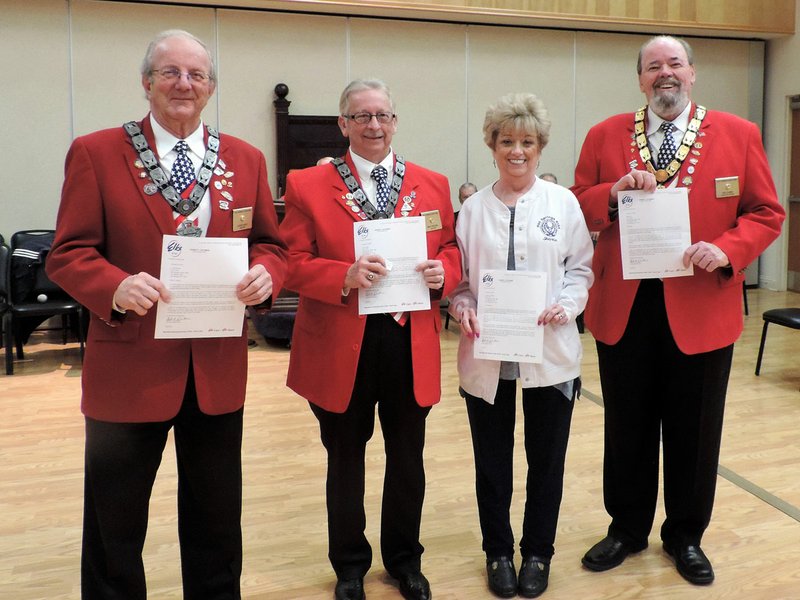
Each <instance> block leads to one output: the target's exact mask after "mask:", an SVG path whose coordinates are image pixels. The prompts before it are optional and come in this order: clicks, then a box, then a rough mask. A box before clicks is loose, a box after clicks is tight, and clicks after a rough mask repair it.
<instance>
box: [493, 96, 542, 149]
mask: <svg viewBox="0 0 800 600" xmlns="http://www.w3.org/2000/svg"><path fill="white" fill-rule="evenodd" d="M507 130H511V131H515V132H524V133H526V134H530V135H534V136H536V142H537V145H538V146H539V150H544V147H545V146H547V142H549V141H550V117H549V115H548V114H547V109H546V108H545V106H544V103H543V102H542V101H541V100H539V98H537V97H536V96H535V95H534V94H528V93H513V94H506V95H505V96H503V97H502V98H500V99H498V100H497V102H495V103H494V104H492V105H491V106H490V107H489V108H487V109H486V117H485V118H484V120H483V141H484V142H485V143H486V145H487V146H489V148H492V149H494V147H495V144H496V143H497V136H498V135H500V132H501V131H507Z"/></svg>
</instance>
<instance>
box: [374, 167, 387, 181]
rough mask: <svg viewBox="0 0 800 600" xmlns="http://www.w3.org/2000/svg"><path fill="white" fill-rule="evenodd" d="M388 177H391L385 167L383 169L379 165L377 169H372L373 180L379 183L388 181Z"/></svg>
mask: <svg viewBox="0 0 800 600" xmlns="http://www.w3.org/2000/svg"><path fill="white" fill-rule="evenodd" d="M388 176H389V173H388V172H387V171H386V169H385V168H384V167H382V166H381V165H378V166H377V167H375V168H374V169H372V174H371V177H372V178H373V179H374V180H375V181H378V182H380V181H386V178H387V177H388Z"/></svg>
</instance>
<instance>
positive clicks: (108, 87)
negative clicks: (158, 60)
mask: <svg viewBox="0 0 800 600" xmlns="http://www.w3.org/2000/svg"><path fill="white" fill-rule="evenodd" d="M173 28H179V29H186V30H187V31H190V32H191V33H193V34H194V35H196V36H197V37H199V38H200V39H202V40H203V41H204V42H206V44H208V46H209V47H210V48H211V52H212V54H213V53H215V50H214V37H215V33H214V11H213V10H212V9H208V8H205V9H198V8H191V7H180V6H160V5H149V4H125V3H116V2H112V3H109V2H95V1H92V0H73V2H72V52H73V55H72V60H73V69H74V71H73V73H74V75H73V77H74V108H73V111H74V120H75V121H74V123H75V125H74V133H75V135H76V136H78V135H83V134H86V133H89V132H91V131H95V130H97V129H104V128H107V127H115V126H118V125H122V123H124V122H125V121H129V120H131V119H140V118H142V117H143V116H144V115H145V114H147V111H148V104H147V100H146V99H145V96H144V90H143V89H142V82H141V75H140V66H141V62H142V58H143V57H144V53H145V50H146V49H147V44H148V42H149V41H150V40H151V39H152V38H153V37H154V36H155V34H157V33H158V32H160V31H162V30H165V29H173ZM203 117H204V120H205V121H206V122H207V123H208V124H210V125H216V124H217V107H216V99H215V98H214V97H212V98H211V100H210V101H209V103H208V106H206V109H205V112H204V115H203Z"/></svg>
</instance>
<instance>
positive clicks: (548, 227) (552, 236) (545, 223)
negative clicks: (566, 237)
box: [537, 217, 561, 242]
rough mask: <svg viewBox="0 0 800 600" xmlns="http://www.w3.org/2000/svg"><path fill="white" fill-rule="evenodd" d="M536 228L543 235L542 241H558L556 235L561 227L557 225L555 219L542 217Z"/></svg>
mask: <svg viewBox="0 0 800 600" xmlns="http://www.w3.org/2000/svg"><path fill="white" fill-rule="evenodd" d="M537 227H538V228H539V230H540V231H541V232H542V233H543V234H544V239H545V240H546V241H551V242H557V241H558V239H557V238H556V236H557V235H558V230H559V229H561V225H560V224H559V223H558V221H557V220H556V218H555V217H542V219H541V220H540V221H539V223H538V224H537Z"/></svg>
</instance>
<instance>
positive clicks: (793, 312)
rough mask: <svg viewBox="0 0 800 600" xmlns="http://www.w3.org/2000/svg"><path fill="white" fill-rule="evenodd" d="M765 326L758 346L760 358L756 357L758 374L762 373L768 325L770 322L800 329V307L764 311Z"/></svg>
mask: <svg viewBox="0 0 800 600" xmlns="http://www.w3.org/2000/svg"><path fill="white" fill-rule="evenodd" d="M762 317H763V318H764V328H763V329H762V330H761V345H760V346H759V347H758V359H756V375H759V374H760V373H761V358H762V357H763V356H764V344H765V343H766V341H767V327H769V324H770V323H774V324H775V325H781V326H782V327H790V328H791V329H800V308H773V309H770V310H767V311H764V314H763V315H762Z"/></svg>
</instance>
